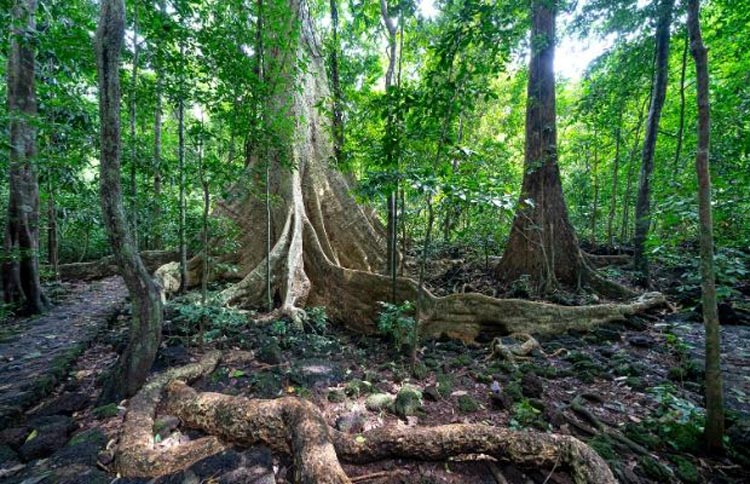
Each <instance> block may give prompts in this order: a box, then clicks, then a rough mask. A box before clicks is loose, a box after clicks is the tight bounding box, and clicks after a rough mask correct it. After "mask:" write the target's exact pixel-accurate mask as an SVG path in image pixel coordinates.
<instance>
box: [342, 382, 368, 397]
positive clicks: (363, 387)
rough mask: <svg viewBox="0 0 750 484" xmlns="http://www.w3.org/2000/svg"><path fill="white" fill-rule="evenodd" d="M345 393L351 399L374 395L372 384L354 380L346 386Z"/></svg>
mask: <svg viewBox="0 0 750 484" xmlns="http://www.w3.org/2000/svg"><path fill="white" fill-rule="evenodd" d="M344 392H345V393H346V394H347V395H348V396H350V397H355V398H356V397H358V396H360V395H367V394H369V393H372V383H370V382H369V381H362V380H358V379H356V378H355V379H354V380H352V381H350V382H348V383H347V384H346V387H344Z"/></svg>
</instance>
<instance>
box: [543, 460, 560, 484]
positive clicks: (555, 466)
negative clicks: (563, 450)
mask: <svg viewBox="0 0 750 484" xmlns="http://www.w3.org/2000/svg"><path fill="white" fill-rule="evenodd" d="M559 463H560V455H559V454H558V456H557V460H556V461H555V465H553V466H552V470H551V471H549V474H547V478H546V479H545V480H544V482H543V483H542V484H547V481H549V478H550V477H552V474H554V473H555V470H556V469H557V465H558V464H559Z"/></svg>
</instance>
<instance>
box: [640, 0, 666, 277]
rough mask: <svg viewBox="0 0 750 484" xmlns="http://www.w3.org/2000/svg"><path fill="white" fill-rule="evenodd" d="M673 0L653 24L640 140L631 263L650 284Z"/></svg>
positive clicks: (661, 7)
mask: <svg viewBox="0 0 750 484" xmlns="http://www.w3.org/2000/svg"><path fill="white" fill-rule="evenodd" d="M673 9H674V0H661V2H660V3H659V13H658V16H659V18H658V23H657V25H656V72H655V74H654V75H655V77H654V89H653V92H652V94H651V107H650V109H649V112H648V121H647V122H646V137H645V139H644V141H643V153H642V157H641V173H640V177H639V180H638V197H637V199H636V202H635V237H634V240H633V242H634V245H635V252H634V258H633V264H634V266H635V269H636V271H637V272H638V274H639V275H638V279H639V283H640V284H642V285H644V286H648V285H649V273H648V258H647V256H646V240H647V238H648V233H649V230H650V228H651V176H652V173H653V171H654V154H655V150H656V138H657V136H658V134H659V120H660V119H661V111H662V108H663V107H664V100H665V99H666V96H667V79H668V76H669V39H670V35H669V27H670V25H671V23H672V10H673Z"/></svg>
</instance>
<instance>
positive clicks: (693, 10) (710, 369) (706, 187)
mask: <svg viewBox="0 0 750 484" xmlns="http://www.w3.org/2000/svg"><path fill="white" fill-rule="evenodd" d="M687 25H688V30H689V32H690V51H691V53H692V55H693V59H695V73H696V80H697V91H698V150H697V151H696V154H695V170H696V172H697V174H698V207H699V208H698V215H699V219H700V246H701V279H702V289H703V299H702V303H703V322H704V324H705V326H706V428H705V438H706V447H707V448H708V449H709V450H711V451H718V450H721V448H722V447H723V441H722V439H723V437H724V390H723V378H722V375H721V335H720V333H719V313H718V309H717V306H716V281H715V271H714V234H713V220H712V214H711V172H710V169H709V156H708V155H709V141H710V133H711V127H710V114H711V113H710V104H709V86H708V83H709V78H708V53H707V50H706V47H705V46H704V45H703V38H702V35H701V27H700V2H699V0H688V22H687Z"/></svg>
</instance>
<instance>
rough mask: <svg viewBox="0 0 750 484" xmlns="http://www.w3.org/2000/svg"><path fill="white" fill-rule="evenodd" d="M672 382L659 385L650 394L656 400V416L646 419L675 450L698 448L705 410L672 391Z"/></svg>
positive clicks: (673, 388) (691, 450)
mask: <svg viewBox="0 0 750 484" xmlns="http://www.w3.org/2000/svg"><path fill="white" fill-rule="evenodd" d="M675 391H676V389H675V387H674V386H672V385H659V386H656V387H654V388H652V389H651V392H650V393H651V394H652V395H653V396H654V399H655V400H656V401H657V402H658V403H659V407H658V408H657V411H656V414H655V418H654V419H653V420H651V421H650V422H649V423H650V424H652V425H653V426H654V427H655V429H654V430H655V432H656V433H657V434H658V435H659V436H660V437H661V438H662V440H663V441H664V442H666V443H667V444H669V445H670V446H671V447H672V448H673V449H675V450H677V451H686V452H696V451H698V450H699V449H700V445H701V438H702V435H703V427H704V425H705V414H704V412H703V409H701V408H700V407H698V406H697V405H695V404H694V403H692V402H691V401H689V400H686V399H684V398H681V397H679V396H677V395H675Z"/></svg>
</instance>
